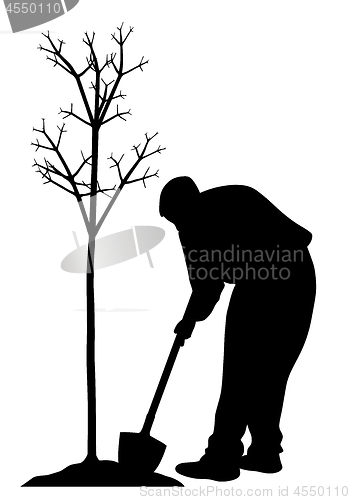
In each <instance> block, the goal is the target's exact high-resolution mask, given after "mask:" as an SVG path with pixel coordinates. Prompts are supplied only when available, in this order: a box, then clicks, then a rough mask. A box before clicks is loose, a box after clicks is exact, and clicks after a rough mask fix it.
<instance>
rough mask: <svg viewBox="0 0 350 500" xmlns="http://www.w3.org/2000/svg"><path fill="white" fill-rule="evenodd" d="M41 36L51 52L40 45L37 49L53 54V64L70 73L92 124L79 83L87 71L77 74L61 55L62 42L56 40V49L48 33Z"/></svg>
mask: <svg viewBox="0 0 350 500" xmlns="http://www.w3.org/2000/svg"><path fill="white" fill-rule="evenodd" d="M42 34H43V36H44V37H45V38H46V39H47V40H48V41H49V43H50V45H51V47H52V50H50V49H46V48H44V47H43V46H42V45H39V47H38V49H39V50H44V51H46V52H49V53H51V54H53V55H54V59H53V62H54V63H55V66H56V65H57V64H58V65H59V66H61V67H62V68H63V69H65V70H66V71H67V73H70V74H71V75H72V76H73V77H74V78H75V80H76V82H77V85H78V88H79V92H80V95H81V97H82V99H83V102H84V105H85V108H86V111H87V114H88V116H89V120H90V122H92V121H93V116H92V112H91V109H90V105H89V102H88V100H87V97H86V94H85V90H84V87H83V84H82V83H81V76H83V74H85V73H86V71H87V69H85V70H84V71H82V72H81V73H77V71H76V70H75V69H74V67H73V66H72V64H71V63H70V62H69V61H68V60H67V59H66V58H65V57H64V56H63V55H62V46H63V44H64V42H63V41H62V40H58V41H59V42H60V46H59V47H58V48H57V47H56V45H55V44H54V42H53V41H52V39H51V37H50V32H49V31H48V32H47V34H45V33H42ZM50 59H51V60H52V58H50ZM58 60H60V61H61V62H59V61H58ZM62 63H63V64H62ZM64 65H65V66H64Z"/></svg>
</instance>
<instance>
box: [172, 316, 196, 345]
mask: <svg viewBox="0 0 350 500" xmlns="http://www.w3.org/2000/svg"><path fill="white" fill-rule="evenodd" d="M195 326H196V322H195V321H193V320H191V319H185V318H184V319H182V320H181V321H180V322H179V323H178V324H177V325H176V327H175V330H174V332H175V333H176V334H177V335H180V337H181V338H182V339H183V343H182V345H184V343H185V339H189V338H190V337H191V335H192V332H193V330H194V327H195Z"/></svg>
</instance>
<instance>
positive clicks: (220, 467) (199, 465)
mask: <svg viewBox="0 0 350 500" xmlns="http://www.w3.org/2000/svg"><path fill="white" fill-rule="evenodd" d="M175 470H176V472H178V473H179V474H182V475H183V476H187V477H192V478H195V479H212V480H214V481H233V480H234V479H237V478H238V477H239V475H240V470H239V465H238V460H237V461H234V462H232V461H227V460H225V458H224V457H223V458H222V459H220V458H219V457H218V456H213V455H209V454H205V455H203V456H202V458H201V459H200V460H199V461H198V462H185V463H182V464H179V465H177V466H176V467H175Z"/></svg>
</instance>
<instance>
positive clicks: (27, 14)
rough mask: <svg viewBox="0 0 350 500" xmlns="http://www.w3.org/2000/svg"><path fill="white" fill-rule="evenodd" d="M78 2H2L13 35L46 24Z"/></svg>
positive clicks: (66, 0)
mask: <svg viewBox="0 0 350 500" xmlns="http://www.w3.org/2000/svg"><path fill="white" fill-rule="evenodd" d="M78 3H79V0H49V1H48V0H43V1H38V0H36V1H31V2H9V1H8V0H4V4H5V8H6V11H7V15H8V17H9V20H10V24H11V28H12V32H13V33H17V32H18V31H23V30H27V29H30V28H34V27H35V26H39V25H40V24H44V23H47V22H49V21H52V20H53V19H56V17H60V16H62V15H63V14H66V13H67V12H68V11H69V10H71V9H73V7H75V6H76V5H77V4H78Z"/></svg>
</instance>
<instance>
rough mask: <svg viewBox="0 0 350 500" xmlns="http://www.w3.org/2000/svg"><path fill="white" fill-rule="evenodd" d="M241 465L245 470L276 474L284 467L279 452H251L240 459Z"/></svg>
mask: <svg viewBox="0 0 350 500" xmlns="http://www.w3.org/2000/svg"><path fill="white" fill-rule="evenodd" d="M239 467H240V468H241V469H245V470H252V471H256V472H264V473H265V474H274V473H275V472H279V471H280V470H281V469H282V464H281V459H280V456H279V454H278V453H274V454H269V453H256V452H249V451H248V453H247V455H244V456H243V457H241V458H240V460H239Z"/></svg>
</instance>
